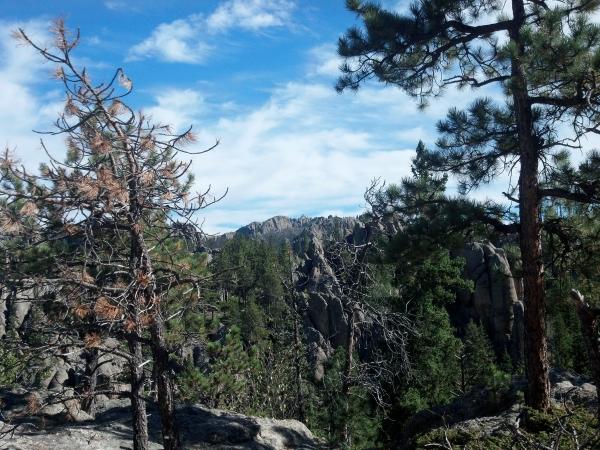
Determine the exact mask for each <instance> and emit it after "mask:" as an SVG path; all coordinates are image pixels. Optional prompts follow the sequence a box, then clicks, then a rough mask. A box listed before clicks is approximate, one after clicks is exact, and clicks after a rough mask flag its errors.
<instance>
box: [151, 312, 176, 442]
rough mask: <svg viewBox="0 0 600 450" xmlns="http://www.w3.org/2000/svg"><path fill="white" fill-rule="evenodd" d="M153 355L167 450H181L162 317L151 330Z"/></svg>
mask: <svg viewBox="0 0 600 450" xmlns="http://www.w3.org/2000/svg"><path fill="white" fill-rule="evenodd" d="M150 334H151V337H152V353H153V356H154V367H155V371H154V373H155V377H156V380H155V386H156V391H157V395H158V409H159V411H160V420H161V425H162V437H163V446H164V448H165V450H179V449H181V448H182V447H181V440H180V438H179V429H178V427H177V422H176V420H175V399H174V396H173V392H174V389H173V381H172V380H171V377H170V376H169V352H168V350H167V348H166V342H165V336H164V324H163V322H162V317H158V316H155V317H154V321H153V323H152V326H151V328H150Z"/></svg>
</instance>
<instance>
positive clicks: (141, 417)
mask: <svg viewBox="0 0 600 450" xmlns="http://www.w3.org/2000/svg"><path fill="white" fill-rule="evenodd" d="M129 349H130V351H131V355H132V359H131V374H130V383H131V413H132V416H133V417H132V418H133V450H148V415H147V414H146V401H145V400H144V397H143V394H144V368H143V367H142V364H143V362H144V361H143V354H142V344H141V342H139V341H137V340H130V341H129Z"/></svg>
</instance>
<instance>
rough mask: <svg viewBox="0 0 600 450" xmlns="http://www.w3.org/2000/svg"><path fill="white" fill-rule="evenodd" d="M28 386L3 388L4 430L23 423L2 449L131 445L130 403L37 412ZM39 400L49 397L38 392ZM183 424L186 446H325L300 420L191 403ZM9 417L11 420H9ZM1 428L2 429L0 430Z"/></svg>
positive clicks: (279, 449) (153, 419) (69, 404)
mask: <svg viewBox="0 0 600 450" xmlns="http://www.w3.org/2000/svg"><path fill="white" fill-rule="evenodd" d="M28 395H30V394H27V393H25V392H24V391H21V392H19V391H16V392H4V393H0V398H2V399H3V400H4V402H5V410H4V420H6V422H5V423H3V422H1V421H0V429H4V430H8V429H10V427H13V426H14V425H17V424H21V425H20V426H19V427H18V428H17V429H16V432H15V433H14V435H12V437H11V436H6V437H5V438H4V439H3V440H2V441H1V442H0V445H1V446H2V448H8V449H14V450H16V449H19V450H34V449H35V450H37V449H40V448H56V449H61V450H79V449H82V448H86V449H92V450H113V449H118V448H125V449H127V448H131V436H132V430H131V425H130V412H129V404H128V403H129V402H128V401H127V400H115V399H113V400H109V401H106V402H104V403H103V404H101V405H99V408H98V413H97V414H96V416H95V417H91V416H89V415H87V414H86V413H84V412H83V411H81V410H80V408H78V404H77V402H76V401H66V402H64V403H58V404H55V405H53V406H52V407H49V406H46V407H44V409H42V410H41V411H40V412H39V413H38V414H37V415H36V416H31V415H28V414H27V408H28V405H30V404H31V400H29V397H28ZM37 395H38V396H39V398H38V401H41V402H43V401H44V400H45V399H47V398H48V397H47V395H46V394H44V393H38V394H37ZM149 412H150V416H149V420H150V423H149V430H150V442H151V444H150V448H151V449H156V450H158V449H161V448H162V445H161V444H160V442H161V438H160V431H159V430H160V424H159V422H158V414H157V411H155V410H154V408H152V407H150V411H149ZM177 418H178V425H179V427H180V429H181V432H182V438H183V444H184V447H185V448H186V449H190V450H194V449H213V450H225V449H228V450H284V449H286V450H287V449H301V450H302V449H303V450H318V449H321V448H324V447H323V446H322V445H321V444H320V442H319V441H318V440H316V439H315V438H314V437H313V435H312V434H311V432H310V431H309V430H308V428H306V426H305V425H304V424H302V423H301V422H298V421H296V420H276V419H269V418H261V417H250V416H244V415H241V414H235V413H231V412H228V411H222V410H217V409H207V408H203V407H200V406H188V407H185V408H182V409H180V410H178V412H177ZM9 421H10V422H9ZM0 432H1V431H0Z"/></svg>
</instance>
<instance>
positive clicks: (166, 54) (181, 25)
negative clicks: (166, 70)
mask: <svg viewBox="0 0 600 450" xmlns="http://www.w3.org/2000/svg"><path fill="white" fill-rule="evenodd" d="M200 21H201V17H199V16H196V15H193V16H190V17H188V18H186V19H179V20H175V21H174V22H171V23H163V24H160V25H159V26H158V27H157V28H156V29H155V30H154V31H153V32H152V34H151V35H150V36H149V37H148V38H146V39H144V40H143V41H142V42H140V43H139V44H137V45H134V46H133V47H132V48H131V49H130V50H129V55H128V60H139V59H144V58H150V57H157V58H159V59H161V60H163V61H166V62H181V63H192V64H193V63H200V62H202V61H204V59H205V58H206V57H207V56H208V55H209V53H210V46H209V45H208V44H207V43H205V42H204V41H202V37H201V34H200V33H199V30H200V27H199V26H198V23H199V22H200Z"/></svg>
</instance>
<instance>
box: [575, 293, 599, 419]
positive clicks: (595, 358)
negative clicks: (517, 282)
mask: <svg viewBox="0 0 600 450" xmlns="http://www.w3.org/2000/svg"><path fill="white" fill-rule="evenodd" d="M571 299H572V300H573V302H574V303H575V307H576V309H577V316H578V317H579V322H580V323H581V332H582V334H583V340H584V342H585V347H586V350H587V353H588V358H589V360H590V361H589V363H590V369H592V377H593V379H594V384H595V385H596V392H597V393H598V394H599V395H598V397H600V340H599V339H600V337H599V336H598V332H599V331H600V330H599V328H600V311H599V310H596V309H594V308H591V307H590V305H588V304H587V303H586V302H585V299H584V298H583V295H581V293H579V291H576V290H572V291H571ZM596 418H597V419H598V426H599V427H600V401H598V406H597V410H596Z"/></svg>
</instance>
